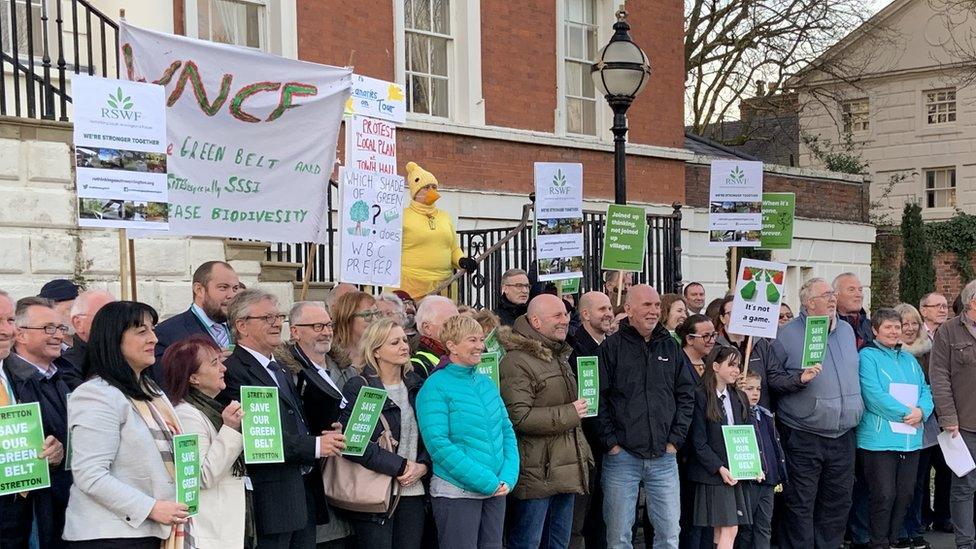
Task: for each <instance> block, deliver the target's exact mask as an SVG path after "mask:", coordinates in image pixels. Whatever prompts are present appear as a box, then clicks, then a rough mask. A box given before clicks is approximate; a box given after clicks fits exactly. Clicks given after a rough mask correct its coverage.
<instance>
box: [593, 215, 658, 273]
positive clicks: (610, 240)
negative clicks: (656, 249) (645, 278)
mask: <svg viewBox="0 0 976 549" xmlns="http://www.w3.org/2000/svg"><path fill="white" fill-rule="evenodd" d="M646 248H647V214H646V212H645V211H644V208H642V207H640V206H623V205H620V204H611V205H610V206H609V207H608V208H607V223H606V232H605V233H604V235H603V262H602V265H601V267H602V268H603V269H604V270H608V271H642V270H643V269H644V251H645V250H646Z"/></svg>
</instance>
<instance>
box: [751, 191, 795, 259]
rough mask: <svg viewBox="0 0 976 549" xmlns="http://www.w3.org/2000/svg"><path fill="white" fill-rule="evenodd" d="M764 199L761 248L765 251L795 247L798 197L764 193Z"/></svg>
mask: <svg viewBox="0 0 976 549" xmlns="http://www.w3.org/2000/svg"><path fill="white" fill-rule="evenodd" d="M762 198H763V202H762V224H763V225H762V232H761V233H760V244H759V247H760V248H762V249H765V250H789V249H790V248H792V247H793V220H794V218H795V217H796V195H795V194H793V193H763V197H762Z"/></svg>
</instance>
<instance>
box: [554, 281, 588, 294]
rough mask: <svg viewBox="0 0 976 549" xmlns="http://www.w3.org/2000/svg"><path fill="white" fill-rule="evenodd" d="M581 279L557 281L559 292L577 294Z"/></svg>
mask: <svg viewBox="0 0 976 549" xmlns="http://www.w3.org/2000/svg"><path fill="white" fill-rule="evenodd" d="M580 280H583V279H582V278H564V279H562V280H560V281H559V291H560V292H561V293H564V294H575V293H579V289H580Z"/></svg>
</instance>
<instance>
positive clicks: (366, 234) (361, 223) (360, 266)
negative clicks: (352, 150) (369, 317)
mask: <svg viewBox="0 0 976 549" xmlns="http://www.w3.org/2000/svg"><path fill="white" fill-rule="evenodd" d="M339 181H340V184H339V189H340V191H339V192H340V194H341V195H342V200H341V203H342V204H341V209H340V210H339V215H340V222H339V232H340V237H339V239H340V242H341V251H340V257H339V280H341V281H342V282H349V283H351V284H375V285H380V286H392V287H397V286H399V285H400V254H401V252H402V250H403V206H404V205H403V201H404V197H405V196H406V193H404V182H403V178H402V177H400V176H399V175H395V174H393V175H386V174H382V173H378V172H364V171H360V170H354V169H350V168H343V169H341V170H339Z"/></svg>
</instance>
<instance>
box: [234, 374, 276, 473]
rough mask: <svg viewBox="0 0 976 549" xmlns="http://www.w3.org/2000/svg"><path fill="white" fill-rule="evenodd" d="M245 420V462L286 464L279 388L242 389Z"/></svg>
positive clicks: (245, 387) (247, 387)
mask: <svg viewBox="0 0 976 549" xmlns="http://www.w3.org/2000/svg"><path fill="white" fill-rule="evenodd" d="M241 407H242V408H243V409H244V420H243V421H242V422H241V432H242V433H243V435H244V463H248V464H252V463H283V462H284V461H285V449H284V444H283V443H282V441H281V408H280V406H279V404H278V388H277V387H250V386H242V387H241Z"/></svg>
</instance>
